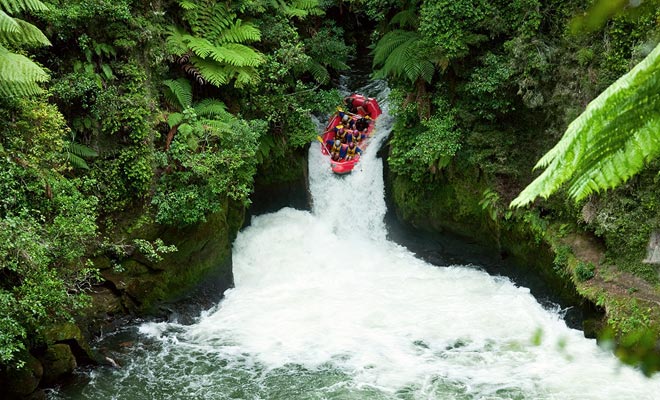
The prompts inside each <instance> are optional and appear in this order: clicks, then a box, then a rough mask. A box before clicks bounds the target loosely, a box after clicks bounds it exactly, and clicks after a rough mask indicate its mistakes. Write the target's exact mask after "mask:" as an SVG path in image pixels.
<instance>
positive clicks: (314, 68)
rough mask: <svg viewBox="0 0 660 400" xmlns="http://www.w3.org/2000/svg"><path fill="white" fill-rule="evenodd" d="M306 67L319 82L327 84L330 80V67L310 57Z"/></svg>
mask: <svg viewBox="0 0 660 400" xmlns="http://www.w3.org/2000/svg"><path fill="white" fill-rule="evenodd" d="M305 67H306V69H307V71H309V73H311V74H312V76H313V77H314V79H315V80H316V81H317V82H319V83H321V84H325V83H328V82H329V81H330V73H329V72H328V69H327V68H326V67H324V66H323V65H321V64H319V63H317V62H316V61H314V60H312V59H310V60H309V61H308V62H307V64H306V65H305Z"/></svg>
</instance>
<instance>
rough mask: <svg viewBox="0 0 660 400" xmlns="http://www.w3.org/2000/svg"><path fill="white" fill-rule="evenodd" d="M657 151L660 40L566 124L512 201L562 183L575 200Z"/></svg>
mask: <svg viewBox="0 0 660 400" xmlns="http://www.w3.org/2000/svg"><path fill="white" fill-rule="evenodd" d="M658 156H660V45H658V46H657V47H656V48H655V49H654V50H653V51H652V52H651V54H649V55H648V56H647V57H646V58H645V59H644V60H643V61H642V62H641V63H639V64H638V65H637V66H636V67H635V68H633V69H632V70H631V71H630V72H629V73H627V74H626V75H624V76H623V77H621V78H620V79H619V80H617V81H616V82H615V83H614V84H612V85H611V86H610V87H609V88H607V89H606V90H605V91H604V92H603V93H602V94H601V95H600V96H598V97H597V98H596V99H595V100H593V101H592V102H591V103H589V105H588V106H587V108H586V109H585V111H584V112H583V113H582V114H581V115H580V116H579V117H578V118H577V119H575V120H574V121H573V122H572V123H571V124H570V125H569V126H568V129H567V130H566V132H565V133H564V136H563V137H562V138H561V140H560V141H559V142H558V143H557V145H556V146H555V147H554V148H552V149H551V150H550V151H548V153H546V154H545V155H544V156H543V157H542V158H541V160H539V162H538V163H537V164H536V166H535V167H534V168H535V169H536V168H546V169H545V171H543V173H542V174H541V175H540V176H539V177H538V178H536V179H535V180H534V181H533V182H532V183H531V184H529V186H527V187H526V188H525V189H524V190H523V191H522V193H520V195H519V196H518V197H517V198H516V199H514V200H513V201H512V202H511V206H514V207H520V206H524V205H526V204H528V203H530V202H532V201H533V200H534V199H535V198H536V197H538V196H541V197H544V198H547V197H548V196H550V195H551V194H552V193H554V192H555V191H557V190H558V189H559V188H560V187H561V186H562V185H563V184H565V183H566V184H567V185H568V194H569V195H570V196H571V197H572V198H574V199H575V200H580V199H583V198H584V197H586V196H588V195H589V194H591V193H594V192H598V191H600V190H606V189H610V188H614V187H616V186H618V185H620V184H621V183H622V182H625V181H626V180H627V179H629V178H630V177H631V176H632V175H634V174H636V173H637V172H639V171H640V170H641V169H642V168H644V166H645V165H646V163H647V162H648V161H649V160H651V159H653V158H656V157H658Z"/></svg>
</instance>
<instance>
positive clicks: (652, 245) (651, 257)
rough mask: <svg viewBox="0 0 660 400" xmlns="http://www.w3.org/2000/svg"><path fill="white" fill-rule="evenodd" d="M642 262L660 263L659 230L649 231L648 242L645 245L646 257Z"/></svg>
mask: <svg viewBox="0 0 660 400" xmlns="http://www.w3.org/2000/svg"><path fill="white" fill-rule="evenodd" d="M643 262H645V263H647V264H656V265H660V231H655V232H653V233H651V237H650V238H649V244H648V246H647V247H646V258H645V259H644V261H643Z"/></svg>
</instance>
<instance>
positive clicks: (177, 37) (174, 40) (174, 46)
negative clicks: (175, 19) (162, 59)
mask: <svg viewBox="0 0 660 400" xmlns="http://www.w3.org/2000/svg"><path fill="white" fill-rule="evenodd" d="M185 36H187V34H186V32H185V31H184V30H183V29H181V28H179V27H176V26H169V27H168V28H167V38H166V39H165V45H166V46H167V51H168V52H169V53H170V54H174V55H175V56H181V55H183V54H186V53H187V52H188V43H187V41H186V40H185Z"/></svg>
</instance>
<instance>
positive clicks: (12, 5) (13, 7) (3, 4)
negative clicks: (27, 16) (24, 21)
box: [0, 0, 48, 14]
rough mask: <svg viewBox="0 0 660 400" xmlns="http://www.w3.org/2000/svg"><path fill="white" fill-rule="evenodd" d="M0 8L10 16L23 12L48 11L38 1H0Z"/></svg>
mask: <svg viewBox="0 0 660 400" xmlns="http://www.w3.org/2000/svg"><path fill="white" fill-rule="evenodd" d="M0 8H2V9H3V10H5V11H7V12H9V13H11V14H18V13H21V12H24V11H48V7H46V5H45V4H44V3H42V2H41V1H39V0H0Z"/></svg>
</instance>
